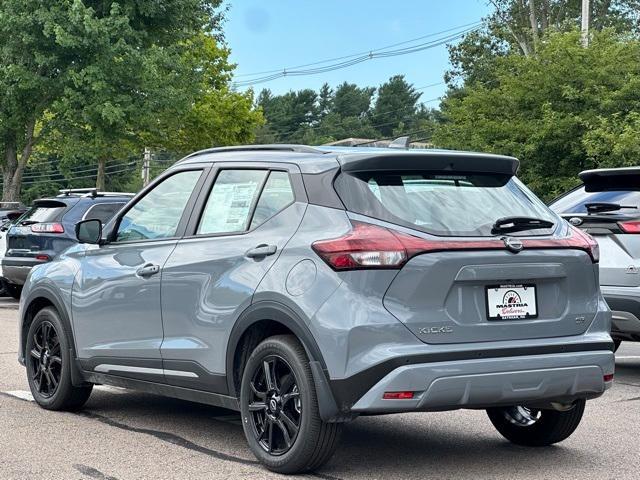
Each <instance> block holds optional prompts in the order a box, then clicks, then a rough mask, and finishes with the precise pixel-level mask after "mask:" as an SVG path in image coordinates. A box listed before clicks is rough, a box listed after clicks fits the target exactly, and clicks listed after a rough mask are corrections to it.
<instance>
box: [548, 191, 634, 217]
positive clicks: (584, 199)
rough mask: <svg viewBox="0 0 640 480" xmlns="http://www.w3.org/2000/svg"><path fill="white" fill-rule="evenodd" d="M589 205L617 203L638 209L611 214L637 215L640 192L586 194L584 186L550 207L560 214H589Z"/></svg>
mask: <svg viewBox="0 0 640 480" xmlns="http://www.w3.org/2000/svg"><path fill="white" fill-rule="evenodd" d="M587 203H617V204H618V205H622V206H625V207H636V208H629V209H626V208H622V209H620V210H615V211H613V212H610V213H614V214H616V215H618V214H621V213H622V214H624V213H629V214H635V215H637V214H638V211H639V210H640V192H629V191H618V190H609V191H603V192H586V191H585V189H584V186H582V187H580V188H577V189H575V190H573V191H571V192H569V193H568V194H566V195H565V196H564V197H561V198H559V199H557V200H555V201H554V202H553V203H552V204H551V205H550V207H551V209H552V210H553V211H555V212H558V213H587V207H585V204H587Z"/></svg>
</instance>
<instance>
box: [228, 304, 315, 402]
mask: <svg viewBox="0 0 640 480" xmlns="http://www.w3.org/2000/svg"><path fill="white" fill-rule="evenodd" d="M282 334H290V335H294V336H295V337H296V338H297V339H298V340H299V341H300V343H301V344H302V346H303V347H304V349H305V351H306V353H307V356H308V357H309V360H310V361H311V362H318V364H319V366H321V370H324V371H326V364H325V362H324V358H323V356H322V353H321V352H320V348H319V347H318V344H317V343H316V341H315V339H314V338H313V336H312V334H311V332H310V331H309V328H308V327H307V326H306V324H305V323H304V321H303V320H302V319H301V318H300V317H299V316H298V315H297V314H296V313H295V312H294V311H293V310H291V309H290V308H289V307H287V306H286V305H283V304H282V303H279V302H273V301H262V302H258V303H254V304H253V305H251V306H250V307H249V308H247V309H246V310H245V311H244V312H243V313H242V315H241V316H240V318H239V319H238V320H237V321H236V323H235V325H234V327H233V329H232V331H231V335H230V336H229V342H228V344H227V356H226V372H227V383H228V386H229V394H230V395H232V396H236V397H237V396H239V394H240V382H241V379H242V372H243V369H244V365H245V364H246V362H247V360H248V358H249V355H251V352H252V351H253V349H254V348H255V347H256V346H257V345H258V344H259V343H260V342H261V341H262V340H264V339H265V338H268V337H271V336H274V335H282Z"/></svg>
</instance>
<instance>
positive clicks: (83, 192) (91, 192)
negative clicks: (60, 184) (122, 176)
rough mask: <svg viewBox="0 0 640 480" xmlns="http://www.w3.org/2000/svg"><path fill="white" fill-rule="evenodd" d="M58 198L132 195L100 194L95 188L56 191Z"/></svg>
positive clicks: (128, 194) (122, 194)
mask: <svg viewBox="0 0 640 480" xmlns="http://www.w3.org/2000/svg"><path fill="white" fill-rule="evenodd" d="M58 192H60V195H58V196H59V197H68V196H71V195H80V196H83V197H91V198H95V197H133V196H134V195H135V194H133V193H124V192H100V191H98V189H97V188H63V189H61V190H58Z"/></svg>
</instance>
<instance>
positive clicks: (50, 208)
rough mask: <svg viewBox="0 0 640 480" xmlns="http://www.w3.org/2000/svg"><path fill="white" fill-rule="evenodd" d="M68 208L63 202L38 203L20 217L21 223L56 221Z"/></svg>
mask: <svg viewBox="0 0 640 480" xmlns="http://www.w3.org/2000/svg"><path fill="white" fill-rule="evenodd" d="M66 209H67V206H66V205H65V204H64V203H62V202H51V203H42V204H36V205H34V206H33V207H31V208H30V209H29V210H27V211H26V212H25V214H24V215H22V217H20V219H19V223H23V222H29V223H41V222H55V221H57V220H58V219H59V218H60V216H61V215H62V214H63V213H64V211H65V210H66Z"/></svg>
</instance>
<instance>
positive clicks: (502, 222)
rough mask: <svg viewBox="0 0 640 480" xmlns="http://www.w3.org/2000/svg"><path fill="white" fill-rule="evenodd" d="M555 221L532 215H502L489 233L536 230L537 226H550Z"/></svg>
mask: <svg viewBox="0 0 640 480" xmlns="http://www.w3.org/2000/svg"><path fill="white" fill-rule="evenodd" d="M554 225H555V223H553V222H550V221H549V220H544V219H542V218H532V217H502V218H499V219H498V220H496V223H494V224H493V227H491V233H493V234H494V235H495V234H499V233H510V232H519V231H522V230H536V229H538V228H551V227H553V226H554Z"/></svg>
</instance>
